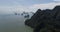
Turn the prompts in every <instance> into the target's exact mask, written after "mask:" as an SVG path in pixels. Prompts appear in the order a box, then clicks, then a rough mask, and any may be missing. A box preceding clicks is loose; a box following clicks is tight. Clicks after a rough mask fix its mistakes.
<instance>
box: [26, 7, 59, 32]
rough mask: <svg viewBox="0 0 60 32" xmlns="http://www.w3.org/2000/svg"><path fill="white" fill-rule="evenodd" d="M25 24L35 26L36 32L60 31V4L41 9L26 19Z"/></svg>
mask: <svg viewBox="0 0 60 32" xmlns="http://www.w3.org/2000/svg"><path fill="white" fill-rule="evenodd" d="M25 25H28V26H30V27H32V28H34V32H39V31H40V32H60V6H56V7H55V8H54V9H52V10H50V9H46V10H41V9H38V10H37V12H36V13H35V14H34V15H33V16H32V17H31V19H27V20H26V21H25Z"/></svg>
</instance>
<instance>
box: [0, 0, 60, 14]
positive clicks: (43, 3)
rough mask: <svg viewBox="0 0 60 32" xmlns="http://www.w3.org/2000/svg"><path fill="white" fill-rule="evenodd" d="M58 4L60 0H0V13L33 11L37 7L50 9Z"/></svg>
mask: <svg viewBox="0 0 60 32" xmlns="http://www.w3.org/2000/svg"><path fill="white" fill-rule="evenodd" d="M56 5H60V0H0V14H5V13H14V12H22V11H28V12H30V11H33V12H36V10H37V9H39V8H40V9H47V8H49V9H52V8H53V7H54V6H56Z"/></svg>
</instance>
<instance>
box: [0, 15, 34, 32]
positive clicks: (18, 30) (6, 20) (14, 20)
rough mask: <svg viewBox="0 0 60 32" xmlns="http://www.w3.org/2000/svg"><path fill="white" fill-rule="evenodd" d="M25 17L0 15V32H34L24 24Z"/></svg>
mask: <svg viewBox="0 0 60 32" xmlns="http://www.w3.org/2000/svg"><path fill="white" fill-rule="evenodd" d="M24 20H25V18H24V16H21V15H0V32H32V31H33V29H32V28H30V27H28V26H26V25H25V24H24Z"/></svg>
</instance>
